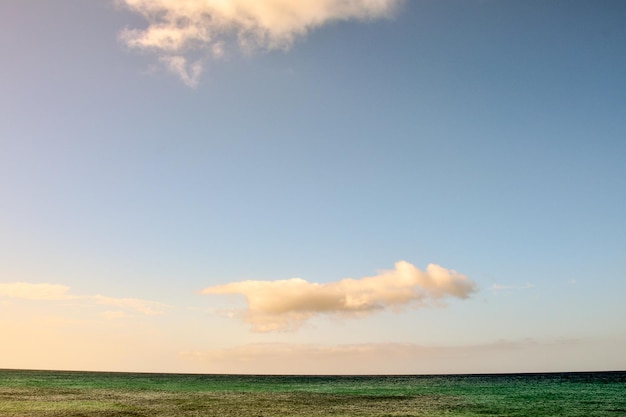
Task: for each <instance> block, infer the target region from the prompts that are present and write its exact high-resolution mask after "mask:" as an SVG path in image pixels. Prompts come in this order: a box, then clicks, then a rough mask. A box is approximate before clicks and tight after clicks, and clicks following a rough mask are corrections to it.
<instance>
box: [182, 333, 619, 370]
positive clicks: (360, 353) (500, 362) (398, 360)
mask: <svg viewBox="0 0 626 417" xmlns="http://www.w3.org/2000/svg"><path fill="white" fill-rule="evenodd" d="M620 340H623V338H621V339H620V338H617V339H615V341H617V342H619V341H620ZM618 345H619V343H618ZM598 346H601V345H599V344H598V341H596V340H593V339H580V338H559V337H554V338H544V339H533V338H526V339H517V340H508V339H500V340H494V341H491V342H485V343H478V344H459V345H425V344H418V343H357V344H346V345H324V344H291V343H253V344H247V345H242V346H235V347H230V348H221V349H210V350H202V351H183V352H180V353H179V354H180V356H181V357H182V358H185V359H187V360H190V361H193V362H195V363H200V364H204V366H205V368H206V371H207V372H216V373H244V374H245V373H263V374H308V375H314V374H315V375H320V374H331V375H338V374H349V375H355V374H366V375H375V374H450V373H454V374H458V373H489V372H503V371H506V372H538V371H543V372H545V371H546V370H551V371H563V370H568V369H569V370H571V369H570V368H568V367H569V366H571V365H569V364H568V362H567V358H568V357H570V356H581V355H580V354H581V352H584V351H590V350H591V351H595V350H597V349H598ZM615 351H616V352H614V353H612V354H613V355H616V354H618V352H617V349H615ZM537 357H541V358H542V360H540V361H537V360H536V358H537ZM579 366H580V368H577V370H583V369H586V367H587V366H589V365H588V364H586V363H582V362H581V363H580V364H579Z"/></svg>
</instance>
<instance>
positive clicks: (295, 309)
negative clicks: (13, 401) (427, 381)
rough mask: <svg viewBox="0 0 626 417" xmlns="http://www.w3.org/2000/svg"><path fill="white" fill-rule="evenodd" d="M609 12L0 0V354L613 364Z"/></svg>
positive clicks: (559, 1)
mask: <svg viewBox="0 0 626 417" xmlns="http://www.w3.org/2000/svg"><path fill="white" fill-rule="evenodd" d="M625 21H626V2H624V1H619V0H616V1H609V0H594V1H590V0H589V1H578V0H568V1H564V0H554V1H550V2H546V1H535V0H524V1H521V0H519V1H518V0H511V1H498V0H437V1H435V0H404V1H403V0H351V1H342V0H307V1H304V0H302V1H290V0H254V1H253V0H223V1H217V0H184V1H182V0H179V1H174V0H152V1H148V0H92V1H84V0H57V1H54V2H48V1H39V0H3V1H2V2H0V56H1V57H2V58H1V59H2V60H1V66H0V335H1V339H2V342H1V343H0V368H14V369H15V368H20V369H22V368H27V369H64V370H98V371H133V372H191V373H245V374H266V373H267V374H433V373H434V374H449V373H493V372H549V371H601V370H625V369H626V356H624V354H623V352H625V351H626V326H625V325H624V322H625V319H626V303H624V301H623V300H624V296H625V294H626V216H624V213H626V192H625V189H626V188H625V183H626V163H624V160H625V158H626V140H625V138H626V82H625V80H626V78H625V77H624V74H626V53H625V51H626V49H625V45H626V25H624V22H625Z"/></svg>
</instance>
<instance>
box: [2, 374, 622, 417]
mask: <svg viewBox="0 0 626 417" xmlns="http://www.w3.org/2000/svg"><path fill="white" fill-rule="evenodd" d="M0 416H3V417H17V416H41V417H43V416H220V417H225V416H254V417H261V416H265V417H272V416H431V417H438V416H448V417H450V416H520V417H522V416H523V417H531V416H537V417H539V416H581V417H582V416H626V372H573V373H544V374H539V373H538V374H497V375H495V374H494V375H424V376H422V375H415V376H409V375H401V376H390V375H389V376H264V375H191V374H146V373H106V372H61V371H21V370H0Z"/></svg>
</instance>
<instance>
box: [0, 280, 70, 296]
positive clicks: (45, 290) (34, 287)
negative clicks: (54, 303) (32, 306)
mask: <svg viewBox="0 0 626 417" xmlns="http://www.w3.org/2000/svg"><path fill="white" fill-rule="evenodd" d="M68 292H69V287H66V286H64V285H57V284H31V283H27V282H13V283H5V284H0V297H8V298H19V299H23V300H70V299H72V298H76V297H75V296H71V295H69V294H68Z"/></svg>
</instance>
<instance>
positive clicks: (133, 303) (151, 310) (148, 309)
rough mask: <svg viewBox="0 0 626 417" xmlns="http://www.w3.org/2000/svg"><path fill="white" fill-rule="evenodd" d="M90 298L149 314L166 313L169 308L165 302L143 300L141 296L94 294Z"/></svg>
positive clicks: (101, 302)
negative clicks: (127, 296) (126, 296)
mask: <svg viewBox="0 0 626 417" xmlns="http://www.w3.org/2000/svg"><path fill="white" fill-rule="evenodd" d="M90 298H91V299H92V300H94V301H95V302H96V303H97V304H101V305H106V306H112V307H119V308H129V309H131V310H135V311H137V312H139V313H141V314H145V315H147V316H156V315H161V314H164V313H165V311H166V310H167V308H168V306H167V305H165V304H161V303H158V302H156V301H148V300H142V299H139V298H114V297H105V296H103V295H94V296H92V297H90Z"/></svg>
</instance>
